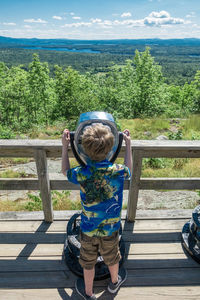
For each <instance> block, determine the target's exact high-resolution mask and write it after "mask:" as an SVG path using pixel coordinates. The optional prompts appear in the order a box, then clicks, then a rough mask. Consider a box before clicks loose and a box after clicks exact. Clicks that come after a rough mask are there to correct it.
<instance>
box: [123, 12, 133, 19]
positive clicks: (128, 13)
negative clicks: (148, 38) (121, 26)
mask: <svg viewBox="0 0 200 300" xmlns="http://www.w3.org/2000/svg"><path fill="white" fill-rule="evenodd" d="M127 17H131V13H130V12H124V13H123V14H121V18H127Z"/></svg>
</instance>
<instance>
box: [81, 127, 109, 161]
mask: <svg viewBox="0 0 200 300" xmlns="http://www.w3.org/2000/svg"><path fill="white" fill-rule="evenodd" d="M113 145H114V135H113V134H112V132H111V130H110V128H109V127H108V126H105V125H103V124H101V123H98V124H93V125H91V126H88V127H86V128H85V130H84V132H83V135H82V146H83V150H84V151H85V154H87V155H88V157H89V158H90V159H91V160H95V161H101V160H104V159H106V157H107V155H108V153H109V152H110V151H111V149H112V147H113Z"/></svg>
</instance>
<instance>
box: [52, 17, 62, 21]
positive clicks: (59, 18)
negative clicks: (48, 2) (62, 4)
mask: <svg viewBox="0 0 200 300" xmlns="http://www.w3.org/2000/svg"><path fill="white" fill-rule="evenodd" d="M52 18H53V19H55V20H62V17H60V16H53V17H52Z"/></svg>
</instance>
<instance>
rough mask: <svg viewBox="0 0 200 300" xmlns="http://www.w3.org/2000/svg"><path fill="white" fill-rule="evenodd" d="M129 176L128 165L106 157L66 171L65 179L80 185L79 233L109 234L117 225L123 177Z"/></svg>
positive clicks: (90, 234) (120, 206) (121, 199)
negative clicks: (113, 161) (80, 212)
mask: <svg viewBox="0 0 200 300" xmlns="http://www.w3.org/2000/svg"><path fill="white" fill-rule="evenodd" d="M129 177H130V171H129V168H128V167H126V166H125V165H120V164H113V163H111V162H109V161H108V160H103V161H101V162H93V161H91V162H90V163H88V165H87V166H86V167H81V166H79V167H76V168H73V169H70V170H68V171H67V178H68V180H69V181H71V182H72V183H75V184H80V196H81V204H82V214H81V225H80V226H81V230H82V232H84V233H85V234H87V235H89V236H109V235H111V234H112V233H113V232H114V231H116V230H118V229H119V228H120V220H121V210H122V201H123V185H124V179H127V178H129Z"/></svg>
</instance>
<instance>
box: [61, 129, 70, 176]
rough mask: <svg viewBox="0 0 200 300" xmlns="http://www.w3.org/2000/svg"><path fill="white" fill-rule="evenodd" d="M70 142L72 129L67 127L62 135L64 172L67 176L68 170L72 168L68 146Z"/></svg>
mask: <svg viewBox="0 0 200 300" xmlns="http://www.w3.org/2000/svg"><path fill="white" fill-rule="evenodd" d="M69 143H70V131H69V130H68V129H65V130H64V131H63V135H62V173H63V175H65V176H66V172H67V171H68V170H69V169H70V161H69V156H68V146H69Z"/></svg>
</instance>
